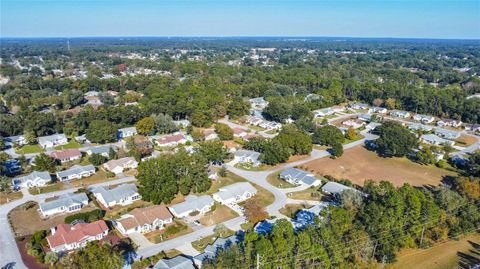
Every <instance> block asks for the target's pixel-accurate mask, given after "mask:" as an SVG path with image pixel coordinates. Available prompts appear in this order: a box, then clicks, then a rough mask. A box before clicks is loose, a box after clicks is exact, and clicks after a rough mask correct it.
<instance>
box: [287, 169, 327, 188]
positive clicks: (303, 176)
mask: <svg viewBox="0 0 480 269" xmlns="http://www.w3.org/2000/svg"><path fill="white" fill-rule="evenodd" d="M278 176H279V177H280V178H281V179H283V180H285V181H286V182H288V183H290V184H293V185H319V184H320V183H321V181H320V180H319V179H317V178H316V177H315V176H314V175H312V174H310V173H308V172H306V171H303V170H301V169H298V168H287V169H285V170H283V171H282V172H281V173H280V174H279V175H278Z"/></svg>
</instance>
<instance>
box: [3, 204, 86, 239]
mask: <svg viewBox="0 0 480 269" xmlns="http://www.w3.org/2000/svg"><path fill="white" fill-rule="evenodd" d="M27 204H29V206H26V205H27ZM30 205H31V206H30ZM93 209H95V206H94V205H93V203H90V204H89V205H88V206H86V207H84V208H82V210H80V211H76V212H73V213H70V214H59V215H54V216H51V217H49V218H47V219H43V218H42V217H41V216H40V213H39V212H38V204H37V203H33V202H28V203H25V204H23V205H20V206H18V207H16V208H14V209H13V210H12V211H11V212H10V214H9V218H10V222H11V224H12V228H13V231H14V232H15V236H24V235H29V234H33V233H34V232H35V231H38V230H48V229H50V228H51V227H54V226H56V225H58V224H60V223H64V220H65V217H66V216H69V215H74V214H77V213H80V212H88V211H91V210H93Z"/></svg>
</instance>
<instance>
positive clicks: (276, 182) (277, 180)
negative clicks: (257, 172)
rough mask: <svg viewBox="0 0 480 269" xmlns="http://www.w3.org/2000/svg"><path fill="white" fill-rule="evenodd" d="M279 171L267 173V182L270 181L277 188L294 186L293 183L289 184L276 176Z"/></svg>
mask: <svg viewBox="0 0 480 269" xmlns="http://www.w3.org/2000/svg"><path fill="white" fill-rule="evenodd" d="M280 173H281V172H276V173H272V174H270V175H268V177H267V181H268V183H270V184H271V185H272V186H275V187H277V188H282V189H288V188H293V187H295V185H293V184H290V183H288V182H286V181H285V180H283V179H280V178H279V177H278V175H279V174H280Z"/></svg>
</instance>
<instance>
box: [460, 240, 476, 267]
mask: <svg viewBox="0 0 480 269" xmlns="http://www.w3.org/2000/svg"><path fill="white" fill-rule="evenodd" d="M468 243H470V245H471V246H472V248H473V249H470V250H469V252H468V253H465V252H460V251H458V252H457V256H458V257H459V258H460V260H459V262H458V267H459V268H462V269H472V268H480V244H478V243H476V242H473V241H470V240H469V241H468Z"/></svg>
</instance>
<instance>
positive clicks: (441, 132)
mask: <svg viewBox="0 0 480 269" xmlns="http://www.w3.org/2000/svg"><path fill="white" fill-rule="evenodd" d="M435 134H436V135H438V136H441V137H443V138H446V139H457V138H459V137H460V132H455V131H451V130H447V129H442V128H437V129H435Z"/></svg>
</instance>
